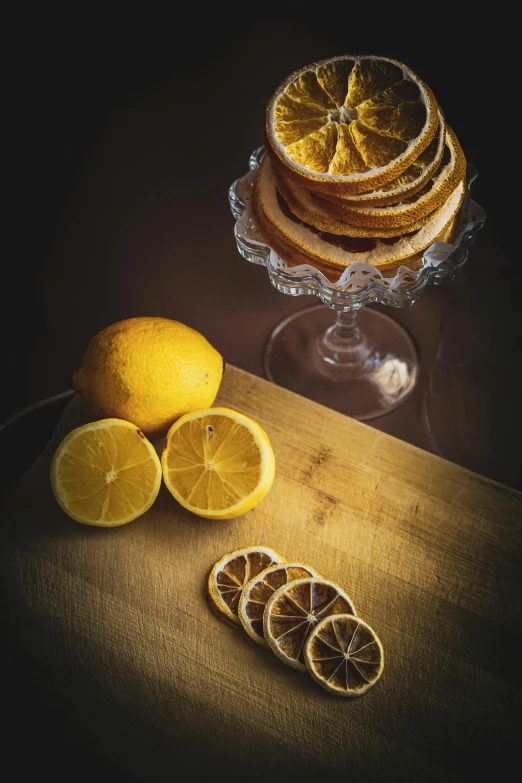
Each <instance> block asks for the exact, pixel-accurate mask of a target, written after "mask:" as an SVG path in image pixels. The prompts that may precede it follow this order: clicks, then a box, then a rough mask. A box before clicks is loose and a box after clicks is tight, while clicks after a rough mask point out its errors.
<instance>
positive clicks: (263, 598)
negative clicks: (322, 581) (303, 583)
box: [238, 563, 320, 647]
mask: <svg viewBox="0 0 522 783" xmlns="http://www.w3.org/2000/svg"><path fill="white" fill-rule="evenodd" d="M310 576H315V577H317V578H320V576H319V574H318V573H317V571H315V570H314V569H313V568H310V566H305V565H302V564H301V563H276V564H275V565H271V566H269V567H268V568H265V570H264V571H261V573H260V574H258V575H257V576H256V577H254V579H251V580H250V582H247V584H246V585H245V587H244V588H243V591H242V593H241V598H240V599H239V606H238V615H239V619H240V621H241V625H242V626H243V628H244V629H245V631H246V632H247V634H248V635H249V636H250V637H251V638H252V639H253V640H254V641H255V642H257V643H258V644H262V645H264V646H265V647H268V644H267V641H266V639H265V637H264V636H263V612H264V610H265V606H266V605H267V603H268V601H269V600H270V598H271V597H272V596H273V594H274V593H275V591H276V590H278V589H279V588H280V587H281V586H282V585H286V584H288V582H292V581H294V580H295V579H304V578H306V577H310Z"/></svg>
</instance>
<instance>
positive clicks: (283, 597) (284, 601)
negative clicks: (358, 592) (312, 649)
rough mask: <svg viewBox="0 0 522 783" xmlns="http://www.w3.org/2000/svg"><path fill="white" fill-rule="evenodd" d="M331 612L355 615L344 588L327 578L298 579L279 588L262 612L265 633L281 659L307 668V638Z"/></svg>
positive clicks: (300, 667)
mask: <svg viewBox="0 0 522 783" xmlns="http://www.w3.org/2000/svg"><path fill="white" fill-rule="evenodd" d="M331 614H351V615H355V614H356V611H355V608H354V606H353V603H352V601H351V599H350V598H349V597H348V596H347V595H346V593H345V592H344V590H343V589H342V588H341V587H339V585H336V584H335V583H334V582H330V581H328V580H326V579H321V578H316V577H311V578H306V579H297V580H295V581H294V582H289V583H288V584H286V585H283V586H282V587H280V588H279V589H278V590H276V592H275V593H274V595H273V596H272V598H270V600H269V601H268V603H267V605H266V607H265V611H264V613H263V635H264V637H265V639H266V641H267V642H268V644H269V646H270V647H271V648H272V650H273V651H274V652H275V654H276V655H277V656H278V657H279V658H281V660H282V661H284V662H285V663H286V664H288V665H289V666H291V667H292V668H293V669H298V670H300V671H306V665H305V663H304V658H303V647H304V643H305V641H306V637H307V636H308V634H309V633H310V631H311V630H312V628H313V627H314V626H315V625H316V624H317V623H318V622H319V621H320V620H322V619H323V618H324V617H327V616H328V615H331Z"/></svg>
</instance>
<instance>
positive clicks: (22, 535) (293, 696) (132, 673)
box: [2, 366, 522, 783]
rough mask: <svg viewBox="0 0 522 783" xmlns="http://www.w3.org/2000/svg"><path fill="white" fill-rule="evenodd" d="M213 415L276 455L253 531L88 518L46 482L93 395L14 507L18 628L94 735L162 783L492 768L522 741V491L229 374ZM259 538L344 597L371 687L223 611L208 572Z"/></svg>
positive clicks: (7, 539)
mask: <svg viewBox="0 0 522 783" xmlns="http://www.w3.org/2000/svg"><path fill="white" fill-rule="evenodd" d="M216 404H220V405H224V406H228V407H231V408H235V409H237V410H239V411H242V412H243V413H246V414H247V415H249V416H251V417H253V418H254V419H256V420H257V421H258V422H259V423H260V424H261V425H262V426H263V427H264V428H265V430H266V431H267V433H268V435H269V437H270V439H271V442H272V444H273V447H274V452H275V456H276V478H275V481H274V484H273V486H272V489H271V490H270V492H269V494H268V495H267V497H266V498H265V499H264V500H263V502H262V503H261V504H260V505H259V506H258V507H257V508H256V509H254V510H253V511H251V512H249V513H248V514H246V515H244V516H243V517H240V518H238V519H235V520H231V521H228V522H213V521H208V520H203V519H198V518H196V517H194V516H193V515H191V514H190V513H189V512H187V511H185V510H184V509H182V508H181V507H180V506H179V505H177V504H176V502H175V501H174V500H173V498H172V497H171V496H170V495H169V493H168V492H167V491H166V490H165V488H164V487H163V488H162V490H161V492H160V495H159V497H158V499H157V501H156V503H155V504H154V506H153V507H152V509H151V510H150V511H149V512H148V513H147V514H146V515H144V516H143V517H141V518H140V519H138V520H135V521H134V522H132V523H130V524H128V525H126V526H124V527H121V528H116V529H112V530H104V529H97V528H91V527H87V526H83V525H79V524H77V523H76V522H73V521H72V520H71V519H69V518H68V517H67V516H66V515H65V514H64V513H63V512H62V511H61V510H60V508H59V507H58V505H57V504H56V502H55V500H54V498H53V496H52V493H51V489H50V486H49V479H48V471H49V462H50V458H51V456H52V453H53V452H54V449H55V448H56V446H57V444H58V442H59V441H60V439H61V438H62V437H63V436H64V435H65V434H66V433H67V432H69V431H70V430H71V429H72V428H73V427H74V426H77V425H78V424H80V423H82V422H84V421H87V420H89V419H88V416H87V414H86V412H85V410H84V408H83V406H82V404H81V403H80V402H79V400H77V399H76V400H73V402H72V403H71V404H70V406H69V408H68V409H67V410H66V411H65V414H64V416H63V417H62V420H61V422H60V424H59V427H58V430H57V432H56V433H55V436H54V438H53V440H52V441H51V443H50V444H49V446H48V447H47V449H46V450H45V451H44V453H43V454H42V455H41V457H40V458H39V460H38V461H37V462H36V463H35V464H34V465H33V466H32V468H31V469H30V471H29V472H28V474H27V475H26V476H25V477H24V479H23V481H22V483H21V484H20V485H19V486H18V487H17V489H16V490H15V492H14V493H13V494H12V495H11V497H10V498H9V499H8V501H7V502H5V503H4V506H3V512H2V517H3V526H2V529H3V535H4V547H3V560H2V579H3V583H4V589H5V596H6V599H7V602H8V605H9V608H10V611H11V614H12V617H13V625H12V628H11V632H12V633H15V634H16V639H17V643H18V644H19V645H20V646H21V648H23V649H24V651H26V652H27V653H28V654H29V655H30V656H32V658H34V659H35V660H36V661H37V662H38V666H39V668H40V670H41V671H43V672H44V674H45V673H47V675H48V679H49V681H52V682H53V683H54V686H55V697H56V698H61V699H63V700H64V704H66V708H67V710H68V716H69V718H70V721H71V722H76V723H77V724H78V725H79V726H80V727H81V732H82V733H83V736H84V738H85V742H86V743H87V744H90V745H91V746H92V747H95V748H96V749H97V751H98V752H100V753H102V754H104V755H105V756H106V757H107V758H109V759H110V760H111V761H112V762H113V763H114V764H116V765H117V766H118V767H120V768H121V769H125V770H129V771H130V772H133V773H135V774H137V775H139V776H140V777H141V778H142V779H143V780H146V781H152V782H153V783H154V782H155V781H167V780H168V781H172V780H174V779H178V780H199V779H201V780H211V779H213V780H221V779H223V780H235V781H239V780H249V781H253V780H265V781H266V780H267V775H268V776H270V779H272V780H279V779H283V778H285V777H286V779H289V780H291V779H297V778H298V776H299V779H301V780H317V779H318V775H321V776H324V775H325V774H327V773H331V774H335V776H336V777H335V779H336V780H350V781H359V780H361V781H362V780H364V781H391V780H401V781H410V780H411V781H417V780H419V781H420V780H422V781H442V780H444V781H448V780H467V779H469V774H470V773H471V771H472V770H473V771H474V770H475V769H479V770H480V771H481V772H483V773H484V774H486V773H488V772H491V773H492V772H493V771H494V772H495V774H496V776H498V775H499V773H500V772H501V770H502V769H503V767H504V766H505V765H508V764H509V762H510V760H513V758H516V757H515V752H516V751H517V750H518V745H519V736H520V735H519V723H518V721H517V718H516V716H518V714H519V710H520V706H521V693H522V689H521V675H520V666H519V665H518V663H517V661H518V658H519V656H520V650H521V649H522V632H521V622H520V620H521V614H520V610H521V589H520V587H521V567H520V566H521V560H522V558H521V545H520V544H521V530H522V524H521V523H522V495H521V494H520V493H518V492H516V491H515V490H511V489H508V488H506V487H504V486H501V485H499V484H496V483H494V482H492V481H489V480H487V479H484V478H481V477H480V476H478V475H475V474H472V473H470V472H468V471H467V470H465V469H462V468H459V467H456V466H455V465H452V464H450V463H449V462H446V461H444V460H442V459H439V458H437V457H434V456H433V455H431V454H428V453H425V452H423V451H420V450H418V449H416V448H414V447H412V446H409V445H407V444H405V443H403V442H401V441H399V440H396V439H393V438H391V437H389V436H387V435H385V434H382V433H380V432H378V431H377V430H375V429H372V428H371V427H369V426H367V425H365V424H361V423H359V422H356V421H353V420H351V419H349V418H347V417H345V416H342V415H340V414H338V413H335V412H334V411H331V410H329V409H326V408H323V407H321V406H319V405H317V404H315V403H313V402H310V401H308V400H306V399H303V398H301V397H299V396H297V395H294V394H292V393H290V392H287V391H285V390H283V389H280V388H278V387H276V386H274V385H272V384H269V383H267V382H266V381H263V380H261V379H259V378H256V377H254V376H252V375H250V374H248V373H246V372H243V371H241V370H238V369H236V368H234V367H231V366H229V367H228V368H227V370H226V373H225V376H224V380H223V383H222V387H221V390H220V394H219V397H218V399H217V401H216ZM157 446H158V448H161V443H160V442H158V444H157ZM254 544H265V545H268V546H270V547H272V548H274V549H275V550H277V551H278V552H280V553H281V554H282V555H284V556H285V557H286V558H287V559H288V560H294V561H301V562H304V563H308V564H309V565H311V566H313V567H314V568H315V569H316V570H317V571H318V572H319V573H321V574H323V575H324V576H326V577H329V578H330V579H332V580H334V581H336V582H338V583H339V584H341V585H342V586H343V587H344V588H345V590H346V592H347V593H348V595H350V597H351V598H352V600H353V602H354V604H355V606H356V608H357V611H358V614H359V615H360V616H361V617H362V618H363V619H364V620H366V622H368V623H369V624H370V625H371V626H372V627H373V628H374V629H375V631H376V632H377V633H378V635H379V637H380V638H381V641H382V643H383V646H384V651H385V660H386V664H385V670H384V674H383V676H382V678H381V680H380V681H379V682H378V683H377V685H376V686H375V687H374V688H373V689H372V690H370V691H368V693H366V694H365V695H364V696H362V697H360V698H357V699H341V698H339V697H336V696H334V695H330V694H328V693H327V692H326V691H324V690H323V689H322V688H320V687H319V686H318V685H317V684H316V683H315V682H314V681H313V680H312V678H311V677H310V676H309V675H308V674H307V673H300V672H296V671H294V670H292V669H290V668H289V667H287V666H285V665H284V664H283V663H282V662H281V661H280V660H279V659H278V658H277V657H276V656H275V655H274V654H273V653H272V652H271V651H270V650H267V649H264V648H262V647H260V646H258V645H256V644H255V643H254V642H253V641H252V640H251V639H250V638H249V637H248V636H247V635H246V634H245V633H244V632H243V631H242V630H235V629H233V628H230V627H228V626H227V625H225V624H224V623H222V622H221V621H220V620H219V619H217V618H216V617H215V616H214V614H212V613H211V611H210V610H209V606H208V604H207V600H206V595H205V593H206V577H207V574H208V572H209V570H210V568H211V567H212V565H213V564H214V562H215V561H217V560H218V559H219V558H221V556H222V555H224V554H225V553H227V552H229V551H231V550H233V549H237V548H240V547H244V546H249V545H254ZM507 768H508V767H507V766H506V769H507ZM294 776H295V777H294ZM332 779H333V778H332Z"/></svg>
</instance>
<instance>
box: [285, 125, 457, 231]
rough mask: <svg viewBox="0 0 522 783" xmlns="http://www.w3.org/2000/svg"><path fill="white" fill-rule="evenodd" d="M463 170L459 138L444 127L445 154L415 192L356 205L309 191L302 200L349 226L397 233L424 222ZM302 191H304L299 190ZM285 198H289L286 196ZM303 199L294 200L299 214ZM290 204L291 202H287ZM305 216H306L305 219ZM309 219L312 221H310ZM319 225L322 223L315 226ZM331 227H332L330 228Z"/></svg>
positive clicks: (439, 204)
mask: <svg viewBox="0 0 522 783" xmlns="http://www.w3.org/2000/svg"><path fill="white" fill-rule="evenodd" d="M465 173H466V158H465V156H464V152H463V151H462V148H461V146H460V144H459V141H458V139H457V137H456V135H455V134H454V132H453V131H452V130H451V128H448V129H447V133H446V143H445V147H444V155H443V157H442V160H441V163H440V165H439V168H438V170H437V171H436V172H435V173H434V174H433V176H432V177H431V178H430V180H429V181H428V182H426V183H425V184H424V186H423V187H422V188H421V189H420V190H419V191H418V192H417V193H415V194H413V195H409V196H408V197H402V198H401V200H400V201H398V202H397V203H394V204H387V205H385V206H356V205H354V204H350V203H343V201H342V199H338V200H337V201H336V202H335V203H332V202H331V201H330V200H327V199H324V198H320V197H318V196H317V195H316V196H315V197H314V196H312V195H311V194H310V195H309V196H308V198H307V199H306V200H305V203H306V202H308V203H309V204H311V205H314V204H315V205H316V206H317V207H319V209H321V210H322V211H323V212H326V214H330V215H331V217H333V218H337V220H340V221H345V222H346V223H349V224H351V225H356V226H361V227H362V228H365V229H373V230H374V232H375V231H376V232H377V233H375V235H376V236H385V235H384V234H382V233H381V229H383V228H388V229H398V231H396V233H399V232H402V231H410V230H412V227H413V223H414V222H415V221H419V220H420V224H419V225H418V227H420V225H422V221H424V222H426V220H427V216H428V215H429V214H430V213H432V212H433V211H434V210H436V209H438V208H439V207H441V206H442V204H443V203H444V202H445V201H446V199H447V197H448V196H449V194H450V193H451V192H452V190H454V188H455V187H456V186H457V185H458V183H459V182H460V181H461V180H462V179H463V177H464V176H465ZM300 192H301V194H302V193H303V191H300ZM287 201H288V199H287ZM302 201H303V198H302V197H301V198H299V197H298V199H297V207H298V209H297V210H294V208H293V205H291V206H292V211H295V212H296V214H297V216H298V217H301V215H300V214H299V211H298V210H299V207H300V208H301V210H302V208H303V207H302V205H300V202H302ZM289 203H290V202H289ZM304 219H306V218H304ZM309 222H313V219H312V220H309ZM318 227H319V228H321V226H320V225H319V226H318ZM330 230H332V229H330Z"/></svg>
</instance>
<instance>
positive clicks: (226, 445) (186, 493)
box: [161, 408, 275, 519]
mask: <svg viewBox="0 0 522 783" xmlns="http://www.w3.org/2000/svg"><path fill="white" fill-rule="evenodd" d="M161 464H162V469H163V478H164V480H165V484H166V486H167V488H168V490H169V491H170V493H171V494H172V495H173V496H174V497H175V499H176V500H177V501H178V502H179V503H180V504H181V505H182V506H184V507H185V508H186V509H188V510H189V511H192V512H193V513H194V514H197V515H198V516H200V517H206V518H208V519H232V518H233V517H237V516H240V515H241V514H244V513H245V512H246V511H250V510H251V509H252V508H254V506H256V505H257V504H258V503H259V502H260V501H261V500H262V499H263V498H264V496H265V495H266V493H267V492H268V490H269V489H270V487H271V486H272V482H273V480H274V474H275V458H274V452H273V450H272V446H271V444H270V441H269V439H268V436H267V434H266V432H265V431H264V430H263V429H262V428H261V427H260V426H259V424H257V423H256V422H255V421H253V420H252V419H250V418H249V417H248V416H245V415H244V414H242V413H238V412H237V411H233V410H230V409H228V408H209V409H208V410H202V411H196V412H194V413H188V414H186V415H185V416H181V418H179V419H178V420H177V421H176V422H175V423H174V424H173V425H172V427H171V428H170V430H169V432H168V434H167V440H166V443H165V448H164V449H163V453H162V457H161Z"/></svg>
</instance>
